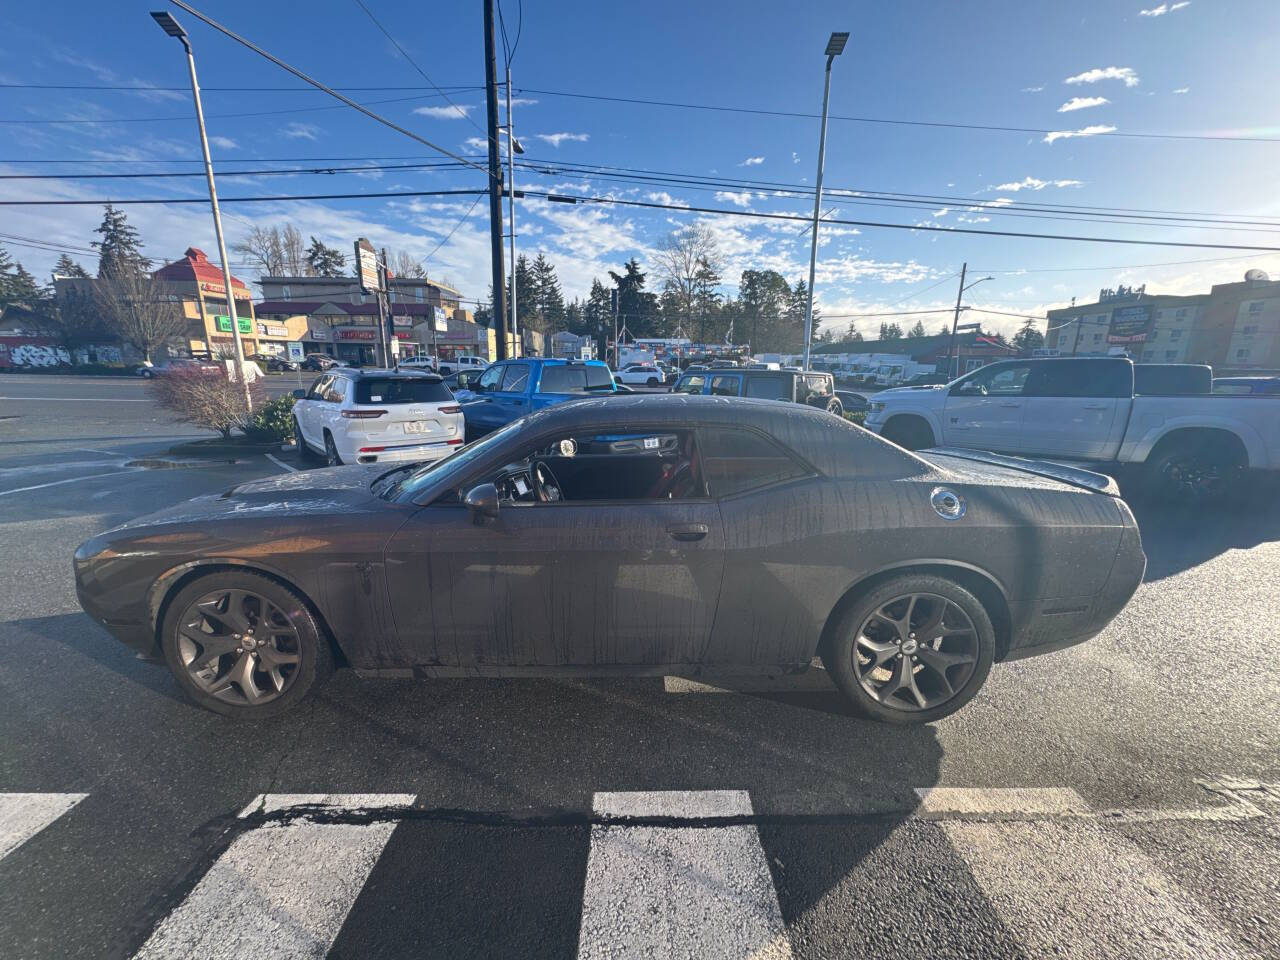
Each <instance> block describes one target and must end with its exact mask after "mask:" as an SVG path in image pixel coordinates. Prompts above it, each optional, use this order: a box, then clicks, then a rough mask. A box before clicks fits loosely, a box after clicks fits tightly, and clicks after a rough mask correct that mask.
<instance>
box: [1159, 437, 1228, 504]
mask: <svg viewBox="0 0 1280 960" xmlns="http://www.w3.org/2000/svg"><path fill="white" fill-rule="evenodd" d="M1244 472H1245V465H1244V463H1243V462H1242V461H1241V459H1240V454H1239V452H1238V451H1236V450H1234V449H1232V447H1231V446H1230V445H1229V444H1227V443H1225V442H1221V441H1216V440H1212V439H1207V440H1189V441H1185V442H1179V443H1174V444H1171V445H1170V446H1168V447H1166V448H1165V449H1164V450H1157V451H1156V453H1155V456H1153V457H1149V458H1148V459H1147V462H1146V464H1145V465H1144V466H1143V470H1142V474H1143V476H1142V480H1143V483H1142V486H1143V489H1144V490H1145V491H1146V492H1148V493H1150V494H1151V495H1152V496H1154V497H1155V498H1156V499H1159V500H1161V501H1164V502H1166V503H1174V504H1182V505H1185V506H1195V505H1200V504H1203V505H1208V504H1217V503H1222V502H1224V501H1225V500H1227V499H1228V498H1230V496H1231V494H1232V493H1234V492H1235V490H1236V489H1237V488H1238V487H1239V485H1240V482H1241V480H1242V479H1243V478H1244Z"/></svg>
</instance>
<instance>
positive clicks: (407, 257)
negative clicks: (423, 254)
mask: <svg viewBox="0 0 1280 960" xmlns="http://www.w3.org/2000/svg"><path fill="white" fill-rule="evenodd" d="M391 272H392V273H393V274H395V275H396V276H397V277H406V278H419V279H423V280H425V279H426V277H427V268H426V267H425V266H423V264H422V261H421V260H419V259H418V258H417V257H415V256H414V255H413V254H411V253H409V252H408V251H406V250H400V251H398V252H397V253H396V255H395V256H394V257H392V258H391Z"/></svg>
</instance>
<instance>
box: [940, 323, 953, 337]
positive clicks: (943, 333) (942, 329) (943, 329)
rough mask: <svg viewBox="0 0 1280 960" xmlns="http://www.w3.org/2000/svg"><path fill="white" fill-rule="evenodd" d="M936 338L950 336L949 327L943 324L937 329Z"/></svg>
mask: <svg viewBox="0 0 1280 960" xmlns="http://www.w3.org/2000/svg"><path fill="white" fill-rule="evenodd" d="M938 336H940V337H949V336H951V327H950V326H948V325H947V324H945V323H944V324H943V325H942V326H940V327H939V328H938Z"/></svg>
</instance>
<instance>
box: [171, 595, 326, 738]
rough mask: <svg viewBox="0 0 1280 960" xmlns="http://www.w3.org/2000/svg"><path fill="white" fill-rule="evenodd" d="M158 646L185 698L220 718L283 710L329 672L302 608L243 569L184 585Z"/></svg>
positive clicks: (313, 623)
mask: <svg viewBox="0 0 1280 960" xmlns="http://www.w3.org/2000/svg"><path fill="white" fill-rule="evenodd" d="M162 647H163V652H164V656H165V661H166V663H167V664H168V665H169V669H170V671H171V672H172V673H173V674H174V676H175V677H176V678H177V680H178V682H179V684H180V685H181V686H182V687H183V689H184V690H186V692H187V693H188V695H190V696H191V698H192V699H193V700H195V701H196V702H197V703H198V704H200V705H201V706H203V707H206V708H208V709H210V710H213V711H214V712H216V713H221V714H223V715H225V716H240V717H262V716H268V715H274V714H276V713H279V712H281V711H283V710H287V709H288V708H289V707H290V706H292V705H293V704H294V703H296V702H297V701H298V700H300V699H301V698H302V697H303V696H304V695H305V694H306V692H307V690H308V689H309V688H310V687H311V686H312V685H313V684H314V683H315V681H316V680H317V678H322V677H324V676H327V675H328V673H329V672H330V671H331V670H332V668H333V657H332V653H331V651H330V650H329V645H328V642H327V640H326V639H325V638H324V637H323V636H322V635H321V633H320V629H319V627H318V625H317V623H316V620H315V618H314V617H313V616H312V614H311V611H310V610H309V609H308V608H307V606H306V604H305V603H303V602H302V600H301V599H300V598H299V597H298V596H297V595H296V594H295V593H294V592H293V591H292V590H290V589H288V588H286V587H285V586H283V585H282V584H280V583H278V582H276V581H275V580H272V579H270V578H268V577H265V576H262V575H260V574H256V573H248V572H245V573H241V572H238V571H220V572H216V573H211V574H208V575H207V576H204V577H201V578H199V579H197V580H195V581H193V582H192V583H191V584H189V585H188V586H187V587H185V588H184V589H183V590H182V591H181V592H180V593H179V594H178V595H177V596H176V597H175V598H174V599H173V602H172V603H171V604H170V605H169V609H168V612H167V614H166V616H165V624H164V627H163V634H162Z"/></svg>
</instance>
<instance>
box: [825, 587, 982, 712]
mask: <svg viewBox="0 0 1280 960" xmlns="http://www.w3.org/2000/svg"><path fill="white" fill-rule="evenodd" d="M994 653H995V631H994V629H993V628H992V625H991V619H990V617H989V616H988V615H987V613H986V610H985V609H984V608H983V606H982V603H981V602H980V601H979V600H978V599H977V597H975V596H974V595H973V594H972V593H970V592H969V591H968V590H966V589H965V588H963V587H961V586H960V585H959V584H957V583H955V582H953V581H951V580H947V579H945V578H943V577H938V576H933V575H927V574H919V575H912V574H907V575H903V576H900V577H895V578H893V579H891V580H889V581H887V582H885V583H882V584H881V585H880V586H879V587H877V588H875V589H873V590H871V591H870V592H869V593H867V594H866V595H864V596H863V597H861V598H859V600H858V601H856V602H854V603H853V604H851V605H850V606H849V607H848V608H847V609H846V610H845V612H844V614H843V616H842V618H841V620H840V622H839V624H838V625H837V627H836V629H835V630H834V631H833V632H832V634H831V635H830V636H829V638H828V644H827V650H826V651H825V652H824V654H823V662H824V664H826V666H827V670H828V671H829V672H830V673H831V675H832V679H833V680H835V682H836V684H837V686H839V687H840V689H841V690H842V691H844V693H845V694H846V695H847V696H848V697H849V699H850V700H851V701H852V702H853V705H854V707H855V708H856V709H857V710H858V711H859V712H860V713H862V714H863V715H864V716H868V717H871V718H872V719H876V720H882V721H886V722H889V723H895V724H919V723H928V722H930V721H932V720H937V719H939V718H941V717H945V716H947V715H948V714H950V713H954V712H955V711H956V710H958V709H960V707H962V706H964V704H965V703H967V702H968V701H969V700H970V699H972V697H973V695H974V694H975V693H977V691H978V688H979V687H981V686H982V684H983V682H984V681H985V680H986V677H987V673H988V672H989V671H990V669H991V664H992V661H993V659H994Z"/></svg>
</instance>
